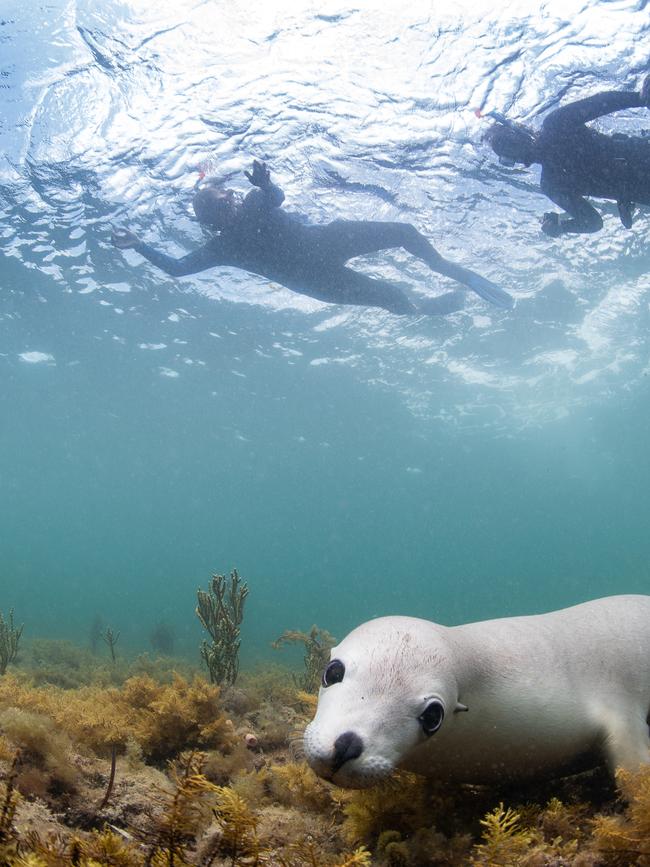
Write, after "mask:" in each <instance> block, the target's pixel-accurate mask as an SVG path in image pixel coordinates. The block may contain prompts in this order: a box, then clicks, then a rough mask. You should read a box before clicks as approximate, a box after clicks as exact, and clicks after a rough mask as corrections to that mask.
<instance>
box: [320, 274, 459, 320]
mask: <svg viewBox="0 0 650 867" xmlns="http://www.w3.org/2000/svg"><path fill="white" fill-rule="evenodd" d="M332 276H334V275H332ZM328 282H330V281H329V280H328ZM330 286H331V288H330V290H329V292H328V300H331V301H333V302H334V303H338V304H356V305H358V306H363V307H382V308H383V309H384V310H388V311H389V313H393V314H395V315H396V316H418V315H425V316H444V315H445V314H447V313H453V312H455V311H456V310H460V309H461V308H462V306H463V302H464V293H463V292H447V293H446V294H444V295H441V296H439V297H437V298H423V299H421V300H420V299H418V301H417V302H413V301H411V299H410V298H409V297H408V295H407V294H406V292H404V290H403V289H402V288H401V287H400V286H396V285H395V284H394V283H390V282H389V281H388V280H378V279H376V278H375V277H369V276H368V275H367V274H361V273H359V271H353V270H352V268H341V269H339V270H338V271H337V273H336V276H335V278H334V280H332V281H331V282H330Z"/></svg>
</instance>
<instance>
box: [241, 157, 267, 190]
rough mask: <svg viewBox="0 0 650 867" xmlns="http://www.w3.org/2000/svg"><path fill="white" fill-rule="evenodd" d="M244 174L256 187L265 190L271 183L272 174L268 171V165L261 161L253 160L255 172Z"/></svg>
mask: <svg viewBox="0 0 650 867" xmlns="http://www.w3.org/2000/svg"><path fill="white" fill-rule="evenodd" d="M244 174H245V175H246V177H247V178H248V180H249V181H250V182H251V184H252V185H253V186H254V187H261V189H264V187H268V185H269V184H270V183H271V172H270V171H269V170H268V169H267V167H266V163H261V162H260V161H259V160H253V171H252V172H244Z"/></svg>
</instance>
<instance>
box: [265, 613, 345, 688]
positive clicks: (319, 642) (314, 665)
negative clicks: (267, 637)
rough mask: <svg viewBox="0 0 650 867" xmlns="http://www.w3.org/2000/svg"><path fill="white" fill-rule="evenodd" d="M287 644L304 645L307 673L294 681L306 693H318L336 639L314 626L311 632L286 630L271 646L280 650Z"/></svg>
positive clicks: (324, 630)
mask: <svg viewBox="0 0 650 867" xmlns="http://www.w3.org/2000/svg"><path fill="white" fill-rule="evenodd" d="M285 644H302V645H304V648H305V654H304V656H303V662H304V664H305V671H304V673H303V674H302V675H300V676H294V681H295V683H296V686H297V687H298V688H299V689H302V690H304V691H305V692H317V691H318V687H319V686H320V681H321V676H322V673H323V669H324V668H325V666H326V665H327V663H328V661H329V657H330V650H331V649H332V648H333V647H334V645H335V644H336V638H334V637H333V636H332V635H330V633H329V632H328V631H327V630H326V629H320V628H319V627H318V626H316V625H315V624H314V626H312V628H311V629H310V630H309V632H300V631H298V630H296V629H286V630H285V631H284V632H283V633H282V635H281V636H280V637H279V638H277V639H276V640H275V641H274V642H273V643H272V644H271V647H273V648H274V649H275V650H278V649H279V648H281V647H282V646H283V645H285Z"/></svg>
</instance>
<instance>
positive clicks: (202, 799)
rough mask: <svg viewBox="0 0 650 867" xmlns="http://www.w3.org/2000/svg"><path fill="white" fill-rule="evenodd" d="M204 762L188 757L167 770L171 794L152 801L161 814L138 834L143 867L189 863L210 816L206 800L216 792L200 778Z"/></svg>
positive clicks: (194, 755)
mask: <svg viewBox="0 0 650 867" xmlns="http://www.w3.org/2000/svg"><path fill="white" fill-rule="evenodd" d="M203 762H204V756H203V755H202V754H200V753H189V754H187V755H185V756H183V757H182V759H181V760H180V761H179V764H178V765H177V766H174V765H172V766H170V774H171V778H172V782H173V784H174V790H173V791H172V792H166V791H163V790H159V792H158V794H157V796H156V798H155V801H156V805H157V806H158V807H159V808H160V811H161V814H160V815H159V816H157V817H154V818H152V822H151V825H150V827H149V828H147V829H146V830H142V831H140V832H139V837H140V839H141V840H142V841H143V842H144V843H145V844H146V845H147V854H146V856H145V864H146V865H154V867H163V865H165V867H182V865H185V864H189V863H191V862H190V849H191V848H192V847H193V846H194V843H195V840H196V836H197V834H198V833H199V830H200V828H201V826H202V825H204V824H205V823H206V821H207V819H208V817H209V815H210V804H209V803H206V796H207V795H210V794H213V793H214V791H215V788H216V787H215V786H214V785H213V784H212V783H210V782H208V780H207V779H206V778H205V777H204V776H203V775H202V773H201V770H202V767H203Z"/></svg>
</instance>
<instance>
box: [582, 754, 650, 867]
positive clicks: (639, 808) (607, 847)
mask: <svg viewBox="0 0 650 867" xmlns="http://www.w3.org/2000/svg"><path fill="white" fill-rule="evenodd" d="M616 782H617V784H618V786H619V788H620V791H621V794H622V796H623V798H624V799H625V800H626V801H627V805H626V809H625V812H624V813H623V814H622V815H615V816H602V815H601V816H596V818H595V819H594V821H593V839H594V843H595V848H596V851H597V852H599V853H601V854H603V855H605V856H606V857H607V864H608V865H612V867H629V865H631V864H640V865H641V864H643V865H650V765H644V766H643V767H642V768H641V769H640V770H639V771H637V772H636V773H632V772H630V771H625V770H622V769H621V770H619V771H618V772H617V774H616Z"/></svg>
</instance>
